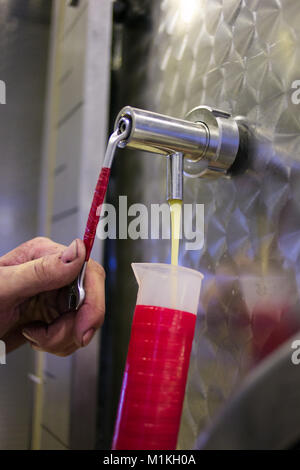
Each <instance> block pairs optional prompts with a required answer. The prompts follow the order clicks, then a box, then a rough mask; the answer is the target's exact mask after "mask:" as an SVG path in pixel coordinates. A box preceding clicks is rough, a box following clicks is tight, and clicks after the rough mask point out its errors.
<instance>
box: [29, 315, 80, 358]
mask: <svg viewBox="0 0 300 470" xmlns="http://www.w3.org/2000/svg"><path fill="white" fill-rule="evenodd" d="M74 317H75V313H66V314H65V315H64V316H63V317H61V318H59V319H58V320H56V321H55V322H54V323H52V324H51V325H49V326H48V325H46V324H44V323H32V324H31V325H27V326H26V328H24V329H23V335H24V337H25V338H26V339H27V340H28V341H30V343H31V346H32V347H33V348H34V349H35V350H37V351H46V352H49V353H52V354H56V355H58V356H66V355H68V354H70V353H71V352H73V351H75V350H76V349H77V348H78V347H80V346H81V345H80V344H76V342H75V337H74V334H73V333H74Z"/></svg>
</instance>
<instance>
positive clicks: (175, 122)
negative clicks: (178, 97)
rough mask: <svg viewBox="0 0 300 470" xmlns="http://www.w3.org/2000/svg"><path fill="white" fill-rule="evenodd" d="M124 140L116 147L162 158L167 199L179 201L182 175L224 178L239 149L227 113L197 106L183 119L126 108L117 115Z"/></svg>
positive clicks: (235, 129) (236, 127) (233, 122)
mask: <svg viewBox="0 0 300 470" xmlns="http://www.w3.org/2000/svg"><path fill="white" fill-rule="evenodd" d="M124 119H125V120H126V122H127V130H128V132H127V135H126V138H125V139H123V140H121V141H120V142H119V144H118V146H119V147H121V148H123V147H125V146H126V147H129V148H134V149H139V150H143V151H145V152H150V153H155V154H160V155H165V156H167V157H168V160H167V181H168V184H167V187H168V188H167V199H182V175H183V173H184V174H185V175H186V176H190V177H194V178H195V177H219V176H227V175H228V174H229V172H230V169H231V167H232V165H233V164H234V162H235V159H236V156H237V154H238V151H239V146H240V129H239V124H238V121H237V120H235V119H233V118H232V117H231V116H230V114H228V113H226V112H224V111H220V110H216V109H212V108H209V107H207V106H199V107H197V108H194V109H193V110H192V111H190V112H189V113H188V114H187V116H186V117H185V119H184V120H183V119H177V118H174V117H171V116H165V115H162V114H158V113H153V112H151V111H145V110H142V109H137V108H132V107H130V106H126V107H125V108H123V109H122V110H121V111H120V113H119V114H118V116H117V119H116V123H115V131H116V130H118V129H119V131H120V132H123V131H124Z"/></svg>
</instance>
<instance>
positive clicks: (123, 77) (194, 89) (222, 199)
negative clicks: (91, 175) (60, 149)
mask: <svg viewBox="0 0 300 470" xmlns="http://www.w3.org/2000/svg"><path fill="white" fill-rule="evenodd" d="M151 3H152V18H151V21H150V20H149V24H148V25H147V27H144V28H139V27H137V26H136V27H133V26H132V25H129V26H126V27H125V31H124V44H123V51H124V54H123V65H122V68H121V69H120V70H119V72H118V74H119V75H118V76H119V80H120V81H119V84H120V87H121V88H122V90H123V94H122V96H121V97H120V99H118V100H116V111H117V110H118V109H117V108H118V107H119V108H120V106H121V105H124V104H130V105H132V106H137V107H144V108H146V109H150V110H153V111H157V112H161V113H164V114H170V115H173V116H177V117H183V116H184V115H185V114H186V113H187V111H189V110H190V109H191V108H193V107H195V106H198V105H203V104H205V105H208V106H212V107H216V108H219V109H223V110H225V111H228V112H230V113H231V114H232V115H234V116H238V115H240V116H243V117H245V118H246V120H247V121H248V123H249V126H250V130H251V133H252V138H251V162H250V165H249V168H248V170H247V171H246V172H245V173H244V174H243V175H240V176H236V177H234V178H232V179H231V180H229V179H218V180H195V179H186V178H185V181H184V184H185V189H184V191H185V193H184V200H185V201H184V202H187V203H192V202H193V203H196V202H197V203H204V204H205V246H204V248H203V249H202V250H201V251H184V250H183V247H182V248H181V253H180V264H182V265H183V266H187V267H191V268H194V269H197V270H199V271H201V272H202V273H203V274H204V275H205V279H204V284H203V290H202V295H201V307H200V309H199V313H198V319H197V327H196V335H195V340H194V344H193V351H192V358H191V365H190V371H189V379H188V384H187V390H186V399H185V404H184V410H183V416H182V423H181V431H180V438H179V443H178V446H179V448H183V449H189V448H192V447H193V446H194V445H195V441H196V438H197V436H199V434H201V433H202V432H205V428H206V426H207V425H208V424H209V423H210V422H211V420H213V418H214V417H215V416H216V415H217V414H218V412H219V411H220V409H221V408H222V407H223V406H226V402H227V401H228V399H229V398H230V396H232V394H233V393H234V391H235V390H237V388H238V387H239V385H240V384H241V382H242V380H243V378H244V377H245V375H246V374H247V373H248V372H249V370H251V368H253V367H255V364H257V362H259V361H260V360H261V359H263V358H264V357H265V355H266V354H268V353H269V352H271V351H272V349H274V348H276V347H277V346H278V345H279V344H280V342H282V341H283V339H285V338H286V337H288V336H289V335H290V334H291V333H292V331H295V330H297V329H299V324H300V323H299V322H300V310H299V288H300V263H299V256H300V197H299V196H300V189H299V188H300V186H299V174H300V150H299V149H300V114H299V106H300V105H298V106H297V105H295V104H293V103H292V100H291V95H292V91H293V90H292V89H291V86H292V83H293V81H294V80H297V79H300V66H299V64H300V60H299V59H300V48H299V41H300V9H299V8H298V5H296V3H297V2H295V1H294V0H264V1H258V0H198V1H196V2H194V1H188V0H163V1H159V0H156V1H153V2H151ZM191 8H194V9H193V10H191ZM118 174H119V175H122V178H118ZM114 175H115V180H114V181H115V182H114V183H113V184H114V187H113V191H114V192H115V193H119V194H128V196H129V201H128V202H129V203H131V202H144V203H146V204H150V203H152V202H155V203H157V202H163V198H164V194H165V193H164V191H165V168H164V162H163V161H162V159H160V158H159V157H149V155H148V156H146V155H144V154H139V153H138V152H130V154H129V152H128V154H127V155H126V157H123V156H122V162H121V158H120V159H119V161H118V163H117V164H116V168H115V172H114ZM125 242H126V243H125ZM169 253H170V246H169V243H166V242H165V241H163V242H161V241H159V242H158V241H145V240H143V241H134V242H132V241H129V240H126V241H124V242H123V241H119V242H117V243H116V244H115V245H114V244H113V243H111V244H110V254H111V256H112V257H113V258H114V260H115V262H114V267H115V269H116V270H113V271H110V272H109V274H108V276H109V279H110V281H111V286H112V287H111V289H112V292H115V290H114V289H117V290H118V300H117V303H116V304H114V301H112V302H111V305H110V310H111V314H112V319H113V320H112V322H113V325H114V326H113V331H114V333H115V334H116V337H117V338H118V347H116V348H115V350H114V351H115V353H114V354H115V356H114V357H115V364H119V367H117V368H116V370H117V372H116V374H118V377H117V378H116V381H115V384H117V385H118V386H119V384H120V380H121V376H122V373H121V372H122V367H123V364H124V361H125V356H126V345H127V342H128V334H129V325H130V318H131V315H132V308H133V305H134V300H135V299H134V294H135V291H134V289H133V285H134V280H133V276H132V274H131V273H130V267H129V264H130V262H131V261H145V260H146V261H158V260H159V261H160V262H168V261H169ZM116 273H118V275H117V276H116ZM115 276H116V277H115ZM124 278H127V279H129V281H127V282H125V283H124ZM129 291H130V292H132V293H129ZM117 304H118V305H119V306H120V305H123V315H122V319H120V315H119V311H120V310H119V309H120V307H119V308H118V307H117ZM117 317H118V318H117Z"/></svg>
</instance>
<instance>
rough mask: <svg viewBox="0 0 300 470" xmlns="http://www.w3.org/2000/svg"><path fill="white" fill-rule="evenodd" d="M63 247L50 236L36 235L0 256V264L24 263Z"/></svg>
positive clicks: (13, 264) (55, 251)
mask: <svg viewBox="0 0 300 470" xmlns="http://www.w3.org/2000/svg"><path fill="white" fill-rule="evenodd" d="M64 248H65V246H64V245H61V244H59V243H55V242H53V241H52V240H50V238H46V237H36V238H33V239H32V240H29V241H27V242H25V243H22V244H21V245H19V246H18V247H17V248H15V249H14V250H12V251H10V252H9V253H6V254H5V255H4V256H2V257H0V266H15V265H17V264H22V263H26V262H27V261H32V260H34V259H37V258H41V257H42V256H45V255H51V254H54V253H58V252H61V251H63V249H64Z"/></svg>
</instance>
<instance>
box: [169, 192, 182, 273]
mask: <svg viewBox="0 0 300 470" xmlns="http://www.w3.org/2000/svg"><path fill="white" fill-rule="evenodd" d="M169 206H170V213H171V264H173V265H174V266H178V254H179V240H180V226H181V212H182V201H181V200H180V199H170V200H169Z"/></svg>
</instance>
